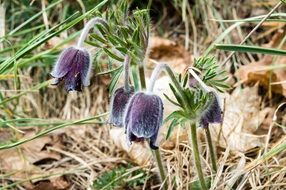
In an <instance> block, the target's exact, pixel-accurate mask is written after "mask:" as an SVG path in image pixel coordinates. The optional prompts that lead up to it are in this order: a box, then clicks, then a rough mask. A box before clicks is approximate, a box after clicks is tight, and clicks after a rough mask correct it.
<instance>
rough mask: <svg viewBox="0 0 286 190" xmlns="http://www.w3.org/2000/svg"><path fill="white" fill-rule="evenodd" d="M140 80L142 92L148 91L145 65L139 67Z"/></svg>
mask: <svg viewBox="0 0 286 190" xmlns="http://www.w3.org/2000/svg"><path fill="white" fill-rule="evenodd" d="M139 79H140V84H141V90H144V89H146V80H145V71H144V65H143V64H140V65H139Z"/></svg>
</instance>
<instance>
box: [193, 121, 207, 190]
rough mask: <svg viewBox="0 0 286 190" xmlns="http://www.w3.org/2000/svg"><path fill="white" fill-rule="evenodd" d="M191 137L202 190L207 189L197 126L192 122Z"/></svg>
mask: <svg viewBox="0 0 286 190" xmlns="http://www.w3.org/2000/svg"><path fill="white" fill-rule="evenodd" d="M189 133H191V134H189V137H190V138H191V142H192V150H193V156H194V161H195V166H196V169H197V173H198V177H199V181H200V184H201V189H202V190H207V186H206V182H205V179H204V174H203V170H202V165H201V159H200V153H199V148H198V141H197V126H196V124H194V123H193V124H191V127H189Z"/></svg>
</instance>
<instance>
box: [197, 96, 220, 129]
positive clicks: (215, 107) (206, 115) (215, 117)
mask: <svg viewBox="0 0 286 190" xmlns="http://www.w3.org/2000/svg"><path fill="white" fill-rule="evenodd" d="M208 95H209V96H210V99H209V101H208V107H207V108H206V109H205V110H204V111H203V113H202V117H201V120H200V124H201V126H202V127H208V126H209V124H210V123H221V122H222V114H221V113H222V110H221V107H220V105H219V101H218V97H217V95H216V94H215V92H212V91H211V92H209V93H208Z"/></svg>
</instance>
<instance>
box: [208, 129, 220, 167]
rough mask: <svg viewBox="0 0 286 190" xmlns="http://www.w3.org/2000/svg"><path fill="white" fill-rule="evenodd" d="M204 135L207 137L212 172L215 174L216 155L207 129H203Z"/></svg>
mask: <svg viewBox="0 0 286 190" xmlns="http://www.w3.org/2000/svg"><path fill="white" fill-rule="evenodd" d="M205 133H206V137H207V142H208V146H209V150H210V157H211V162H212V168H213V171H214V172H217V163H216V155H215V150H214V146H213V142H212V138H211V133H210V129H209V127H207V128H205Z"/></svg>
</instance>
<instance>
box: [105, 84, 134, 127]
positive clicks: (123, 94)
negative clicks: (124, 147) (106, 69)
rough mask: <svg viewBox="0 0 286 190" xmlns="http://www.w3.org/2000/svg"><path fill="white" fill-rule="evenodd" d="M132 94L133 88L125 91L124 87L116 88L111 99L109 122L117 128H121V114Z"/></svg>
mask: <svg viewBox="0 0 286 190" xmlns="http://www.w3.org/2000/svg"><path fill="white" fill-rule="evenodd" d="M133 94H134V88H133V87H130V90H128V91H126V90H125V89H124V87H120V88H118V89H117V90H116V91H115V92H114V94H113V95H112V97H111V103H110V118H109V122H110V123H111V124H113V125H116V126H118V127H121V126H123V114H124V111H125V107H126V105H127V103H128V100H129V99H130V98H131V96H132V95H133Z"/></svg>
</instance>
